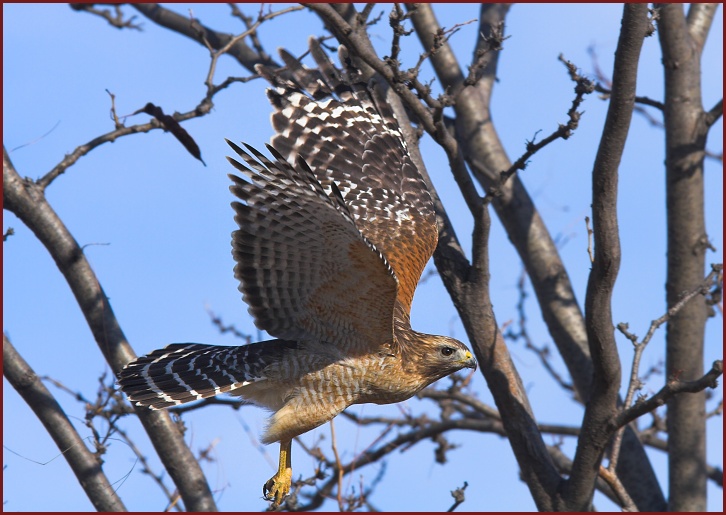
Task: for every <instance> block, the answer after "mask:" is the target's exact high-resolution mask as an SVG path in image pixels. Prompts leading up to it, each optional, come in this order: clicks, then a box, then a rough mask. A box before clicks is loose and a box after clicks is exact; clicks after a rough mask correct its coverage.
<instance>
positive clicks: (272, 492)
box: [262, 440, 292, 508]
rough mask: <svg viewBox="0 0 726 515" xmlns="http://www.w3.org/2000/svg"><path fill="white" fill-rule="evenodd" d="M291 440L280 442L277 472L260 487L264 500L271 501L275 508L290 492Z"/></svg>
mask: <svg viewBox="0 0 726 515" xmlns="http://www.w3.org/2000/svg"><path fill="white" fill-rule="evenodd" d="M291 450H292V440H288V441H286V442H280V466H279V468H278V469H277V474H275V475H274V476H272V477H271V478H270V479H269V480H268V481H267V483H265V485H264V486H263V487H262V495H263V496H264V497H265V500H267V501H272V506H273V507H274V508H277V507H278V506H280V504H281V503H282V500H283V499H284V498H285V497H286V496H287V494H289V493H290V487H291V485H292V461H291V456H290V452H291Z"/></svg>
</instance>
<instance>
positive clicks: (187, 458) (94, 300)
mask: <svg viewBox="0 0 726 515" xmlns="http://www.w3.org/2000/svg"><path fill="white" fill-rule="evenodd" d="M3 204H4V205H3V207H4V208H5V209H8V210H9V211H10V212H12V213H13V214H15V216H17V217H18V218H19V219H20V220H21V221H22V222H23V223H24V224H25V225H26V226H27V227H28V228H29V229H30V230H31V231H32V232H33V233H34V234H35V236H36V237H37V238H38V240H39V241H40V242H41V243H42V244H43V245H44V246H45V248H46V249H47V250H48V252H49V253H50V255H51V256H52V257H53V259H54V260H55V263H56V265H57V266H58V268H59V270H60V271H61V273H62V274H63V276H64V277H65V279H66V282H68V285H69V286H70V288H71V291H72V292H73V294H74V296H75V298H76V301H77V302H78V305H79V307H80V308H81V311H82V312H83V314H84V316H85V318H86V322H87V323H88V326H89V328H90V329H91V332H92V333H93V336H94V338H95V340H96V343H97V344H98V346H99V348H100V350H101V352H102V353H103V355H104V357H105V358H106V361H107V362H108V363H109V365H111V370H112V371H113V372H114V374H117V373H118V372H119V371H120V370H121V369H122V368H123V366H124V365H126V364H127V363H128V362H130V361H131V360H132V359H134V358H135V357H136V355H135V354H134V352H133V350H132V349H131V346H130V345H129V343H128V341H127V340H126V336H125V335H124V333H123V331H122V330H121V327H120V326H119V323H118V320H117V319H116V316H115V315H114V313H113V310H112V309H111V305H110V303H109V301H108V297H107V296H106V293H105V292H104V291H103V288H101V285H100V283H99V281H98V278H97V277H96V275H95V274H94V273H93V270H92V269H91V266H90V264H89V263H88V261H87V260H86V258H85V255H84V254H83V251H82V249H81V248H80V246H79V245H78V243H77V242H76V240H75V239H74V238H73V236H72V235H71V234H70V232H69V231H68V229H67V228H66V226H65V225H64V224H63V222H62V221H61V219H60V218H59V217H58V215H57V214H56V213H55V211H53V208H52V207H51V206H50V205H49V204H48V202H47V200H46V198H45V196H44V195H43V189H42V187H40V186H39V185H38V184H37V183H35V182H33V181H31V180H29V179H25V180H23V179H21V178H20V176H19V175H18V173H17V171H16V170H15V168H14V166H13V164H12V162H11V161H10V157H9V156H8V153H7V151H6V150H5V148H4V147H3ZM137 413H138V415H139V419H140V420H141V423H142V424H143V425H144V428H145V429H146V432H147V434H148V435H149V438H150V439H151V441H152V443H153V445H154V447H155V448H156V451H157V453H158V454H159V457H160V458H161V460H162V462H163V463H164V466H165V467H166V469H167V470H168V471H169V474H170V475H171V477H172V479H173V480H174V482H175V483H176V485H177V488H178V489H179V491H180V493H181V495H182V498H183V499H184V504H185V505H186V507H187V509H189V510H192V511H208V510H212V509H215V504H214V499H213V498H212V493H211V491H210V489H209V486H208V484H207V481H206V479H205V478H204V474H203V473H202V470H201V468H200V466H199V463H198V462H197V460H196V459H195V458H194V455H193V454H192V453H191V452H190V451H189V448H188V447H187V446H186V444H185V442H184V439H183V437H182V435H181V434H180V433H179V431H178V430H177V428H176V427H175V426H174V423H173V422H172V421H171V417H170V416H169V414H168V413H165V412H164V411H152V410H148V409H144V408H137Z"/></svg>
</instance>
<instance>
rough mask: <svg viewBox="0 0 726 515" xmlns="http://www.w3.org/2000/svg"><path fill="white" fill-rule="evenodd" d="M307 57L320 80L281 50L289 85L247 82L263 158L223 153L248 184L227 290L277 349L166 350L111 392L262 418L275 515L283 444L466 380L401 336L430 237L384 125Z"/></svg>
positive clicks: (238, 183) (375, 104)
mask: <svg viewBox="0 0 726 515" xmlns="http://www.w3.org/2000/svg"><path fill="white" fill-rule="evenodd" d="M311 51H312V54H313V56H314V58H315V60H316V62H317V63H318V66H319V71H318V70H311V69H307V68H305V67H303V66H302V65H301V64H300V63H299V62H297V61H296V60H295V59H294V58H292V57H291V56H290V55H289V54H287V53H286V52H284V51H283V52H281V54H282V57H283V59H284V60H285V62H286V64H287V69H288V75H289V76H290V75H291V76H292V79H283V78H281V77H280V76H279V75H277V74H275V73H273V72H271V71H270V70H267V69H265V68H262V67H259V68H258V71H259V72H260V74H261V75H263V76H264V77H265V78H267V79H268V80H269V81H270V82H271V83H272V84H273V86H275V88H274V89H272V90H269V91H268V96H269V97H270V100H271V102H272V104H273V106H274V107H275V112H274V113H273V115H272V123H273V126H274V128H275V130H276V131H277V135H276V136H274V137H273V138H272V142H271V143H272V145H271V146H270V145H268V146H267V148H268V150H269V152H270V153H271V154H272V156H273V159H268V158H266V157H265V156H264V155H262V154H261V153H259V152H258V151H256V150H255V149H254V148H252V147H250V146H249V145H245V147H246V150H245V149H243V148H241V147H239V146H237V145H235V144H234V143H231V142H229V141H228V143H229V144H230V146H231V147H232V148H233V149H234V151H235V152H236V153H237V154H238V155H239V157H241V159H242V161H243V162H244V163H241V162H238V161H235V160H233V159H229V161H230V162H231V163H232V165H234V167H235V168H236V169H237V170H239V172H241V173H242V174H243V176H244V177H245V178H246V179H242V178H240V177H237V176H234V175H230V178H231V179H232V181H233V183H234V184H233V185H232V186H231V187H230V189H231V191H232V193H233V194H234V195H235V196H236V197H237V198H238V199H239V200H240V202H233V204H232V205H233V207H234V210H235V213H236V216H235V221H236V222H237V224H238V225H239V230H237V231H235V232H234V233H233V235H232V249H233V250H232V254H233V256H234V259H235V261H236V262H237V264H236V266H235V269H234V272H235V277H237V279H239V281H240V290H241V291H242V293H243V298H244V300H245V302H246V303H247V304H249V312H250V314H252V316H253V317H254V319H255V324H256V325H257V327H259V328H260V329H264V330H265V331H267V332H268V333H269V334H270V335H272V336H273V337H275V338H277V339H275V340H270V341H264V342H259V343H253V344H250V345H243V346H239V347H223V346H214V345H202V344H192V343H189V344H173V345H169V346H168V347H166V348H164V349H160V350H156V351H154V352H152V353H151V354H148V355H146V356H143V357H141V358H138V359H137V360H136V361H133V362H131V363H129V364H128V365H127V366H126V367H125V368H124V369H123V370H122V371H121V373H120V379H119V385H120V386H121V388H122V389H123V391H124V392H126V393H127V394H128V396H129V399H130V400H131V401H132V402H134V403H136V404H137V405H140V406H148V407H150V408H153V409H160V408H166V407H169V406H174V405H177V404H182V403H185V402H189V401H194V400H198V399H204V398H207V397H211V396H214V395H218V394H220V393H224V392H229V393H232V394H234V395H240V396H242V397H244V398H245V399H248V400H250V401H252V402H254V403H256V404H258V405H260V406H263V407H265V408H268V409H270V410H272V411H273V412H274V413H273V414H272V416H271V417H270V419H269V424H268V426H267V429H266V431H265V433H264V435H263V437H262V441H263V443H266V444H269V443H272V442H277V441H279V442H280V467H279V470H278V472H277V473H276V474H275V475H274V476H273V477H272V478H271V479H270V480H269V481H267V482H266V483H265V485H264V487H263V493H264V495H265V498H266V499H268V500H272V501H273V504H274V505H275V506H277V505H279V504H280V503H281V502H282V499H283V498H284V497H285V496H286V495H287V493H288V492H289V490H290V486H291V479H292V469H291V461H290V451H291V441H292V439H293V438H294V437H296V436H298V435H300V434H302V433H305V432H306V431H309V430H311V429H313V428H315V427H318V426H320V425H321V424H323V423H325V422H327V421H329V420H331V419H332V418H333V417H335V416H336V415H337V414H338V413H340V412H341V411H343V410H344V409H345V408H347V407H348V406H350V405H351V404H358V403H365V402H373V403H377V404H388V403H394V402H400V401H403V400H405V399H408V398H410V397H411V396H413V395H414V394H416V393H417V392H418V391H420V390H421V389H423V388H424V387H426V386H428V385H429V384H431V383H432V382H434V381H436V380H438V379H440V378H442V377H444V376H446V375H448V374H451V373H453V372H456V371H457V370H460V369H462V368H464V367H469V368H476V361H475V360H474V358H473V357H472V355H471V352H469V350H468V349H467V348H466V346H465V345H464V344H462V343H461V342H459V341H457V340H455V339H453V338H449V337H446V336H434V335H428V334H423V333H418V332H416V331H414V330H413V329H411V325H410V321H409V312H410V309H411V301H412V300H413V294H414V290H415V289H416V284H417V283H418V280H419V278H420V277H421V273H422V272H423V269H424V266H425V265H426V262H427V261H428V260H429V258H430V257H431V255H432V254H433V252H434V249H435V247H436V242H437V238H438V231H437V228H436V218H435V215H434V206H433V202H432V200H431V196H430V194H429V192H428V190H427V188H426V184H425V183H424V181H423V179H422V178H421V175H420V174H419V172H418V170H417V169H416V167H415V166H414V164H413V162H412V161H411V159H410V157H409V154H408V152H407V150H406V145H405V143H404V141H403V138H402V136H401V133H400V130H399V127H398V124H397V122H396V120H395V118H394V116H393V113H392V112H391V110H390V108H389V107H388V106H387V105H386V104H385V102H382V101H378V99H377V97H376V95H375V93H374V92H373V91H372V89H368V88H367V87H366V85H365V84H360V83H356V82H355V77H354V76H353V75H352V74H353V71H351V70H349V71H348V73H347V74H345V75H341V74H340V73H339V72H338V71H337V70H336V69H335V68H334V67H333V65H332V64H331V63H330V61H329V60H328V58H327V56H325V54H324V53H323V51H322V49H321V48H320V47H319V45H318V44H317V42H316V41H315V40H311ZM325 97H327V99H326V100H324V101H323V100H322V99H323V98H325ZM288 159H289V160H290V161H289V162H288Z"/></svg>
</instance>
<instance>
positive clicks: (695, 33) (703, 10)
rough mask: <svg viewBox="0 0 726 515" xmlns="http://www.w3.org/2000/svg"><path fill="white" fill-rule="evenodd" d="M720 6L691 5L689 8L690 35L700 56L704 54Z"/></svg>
mask: <svg viewBox="0 0 726 515" xmlns="http://www.w3.org/2000/svg"><path fill="white" fill-rule="evenodd" d="M717 9H718V4H699V3H696V4H691V5H690V6H689V7H688V18H687V22H688V35H689V36H690V37H691V40H692V41H693V43H694V47H695V50H696V52H697V53H698V54H701V53H702V52H703V47H704V45H705V44H706V39H707V38H708V33H709V31H710V30H711V24H712V23H713V18H714V16H716V10H717Z"/></svg>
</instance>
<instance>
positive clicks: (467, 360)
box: [461, 351, 476, 369]
mask: <svg viewBox="0 0 726 515" xmlns="http://www.w3.org/2000/svg"><path fill="white" fill-rule="evenodd" d="M461 364H462V365H464V366H465V367H466V368H473V369H476V359H474V356H472V355H471V351H466V354H464V359H462V360H461Z"/></svg>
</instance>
